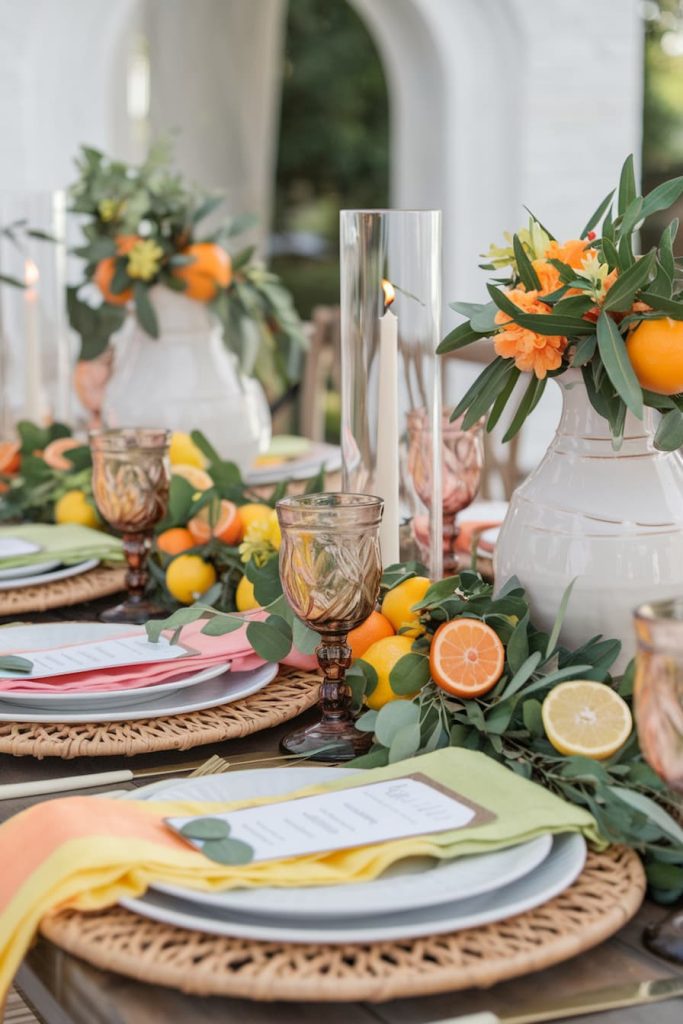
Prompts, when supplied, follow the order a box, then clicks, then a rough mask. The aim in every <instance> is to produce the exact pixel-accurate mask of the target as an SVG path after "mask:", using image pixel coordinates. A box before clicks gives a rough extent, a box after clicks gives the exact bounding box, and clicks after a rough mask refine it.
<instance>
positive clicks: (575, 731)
mask: <svg viewBox="0 0 683 1024" xmlns="http://www.w3.org/2000/svg"><path fill="white" fill-rule="evenodd" d="M542 717H543V726H544V728H545V732H546V736H547V737H548V739H549V740H550V742H551V743H552V745H553V746H554V747H555V750H557V751H559V753H560V754H580V755H582V756H583V757H592V758H594V759H595V760H596V761H602V760H604V759H605V758H606V757H611V756H612V754H615V753H616V752H617V750H619V747H622V746H623V745H624V743H625V742H626V740H627V739H628V738H629V736H630V735H631V730H632V728H633V718H632V716H631V712H630V710H629V706H628V704H627V703H626V701H625V700H624V699H623V698H622V697H620V696H619V694H618V693H615V691H614V690H613V689H612V688H611V686H608V685H607V684H606V683H594V682H590V681H589V680H587V679H576V680H572V681H571V682H568V683H559V685H558V686H555V687H554V688H553V689H552V690H551V691H550V693H549V694H548V696H547V697H546V699H545V700H544V701H543V710H542Z"/></svg>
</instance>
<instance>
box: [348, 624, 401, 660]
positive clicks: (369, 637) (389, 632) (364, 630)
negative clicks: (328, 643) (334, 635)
mask: <svg viewBox="0 0 683 1024" xmlns="http://www.w3.org/2000/svg"><path fill="white" fill-rule="evenodd" d="M393 635H394V627H393V626H392V625H391V623H390V622H389V620H388V619H387V618H385V617H384V615H382V613H381V612H370V614H369V615H368V617H367V619H366V620H365V622H361V624H360V626H356V628H355V629H352V630H351V632H350V633H349V647H350V648H351V651H352V653H353V660H354V661H355V660H356V658H362V657H363V655H364V654H365V652H366V651H367V649H368V647H371V646H372V645H373V644H374V643H375V641H376V640H381V639H382V637H385V636H393Z"/></svg>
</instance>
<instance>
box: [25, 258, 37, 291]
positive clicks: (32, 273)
mask: <svg viewBox="0 0 683 1024" xmlns="http://www.w3.org/2000/svg"><path fill="white" fill-rule="evenodd" d="M39 279H40V273H39V271H38V267H37V266H36V264H35V263H34V262H33V260H30V259H29V260H25V261H24V282H25V284H26V287H27V288H32V287H33V285H36V284H38V281H39Z"/></svg>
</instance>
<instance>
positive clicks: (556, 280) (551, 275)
mask: <svg viewBox="0 0 683 1024" xmlns="http://www.w3.org/2000/svg"><path fill="white" fill-rule="evenodd" d="M531 266H532V267H533V268H534V270H535V271H536V277H537V278H538V280H539V283H540V285H541V287H540V290H539V292H538V294H539V295H541V296H543V295H550V294H551V293H552V292H555V291H557V289H558V288H559V287H560V286H561V284H562V281H561V280H560V272H559V270H558V269H557V267H554V266H553V265H552V263H548V261H547V260H532V261H531Z"/></svg>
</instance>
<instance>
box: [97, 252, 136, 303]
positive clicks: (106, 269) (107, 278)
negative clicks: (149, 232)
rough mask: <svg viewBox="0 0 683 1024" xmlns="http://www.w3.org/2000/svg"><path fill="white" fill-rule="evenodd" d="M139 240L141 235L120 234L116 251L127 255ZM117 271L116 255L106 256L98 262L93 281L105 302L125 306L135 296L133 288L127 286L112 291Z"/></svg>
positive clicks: (121, 254) (120, 254)
mask: <svg viewBox="0 0 683 1024" xmlns="http://www.w3.org/2000/svg"><path fill="white" fill-rule="evenodd" d="M138 241H139V235H118V236H117V238H116V252H117V253H118V255H119V256H125V255H126V253H129V252H130V250H131V249H132V248H133V246H134V245H135V243H136V242H138ZM115 272H116V259H115V257H114V256H106V257H105V258H104V259H103V260H100V262H99V263H98V264H97V266H96V268H95V273H94V274H93V281H94V282H95V284H96V285H97V287H98V288H99V289H100V291H101V292H102V295H103V297H104V301H105V302H109V303H110V304H111V305H112V306H123V305H125V304H126V302H130V300H131V299H132V298H133V289H132V288H126V289H125V291H122V292H113V291H111V283H112V281H113V279H114V274H115Z"/></svg>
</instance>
